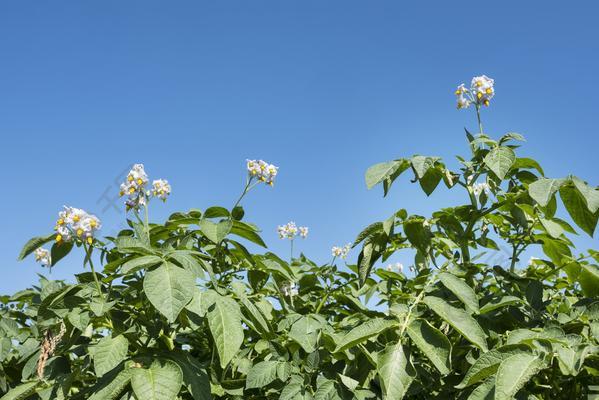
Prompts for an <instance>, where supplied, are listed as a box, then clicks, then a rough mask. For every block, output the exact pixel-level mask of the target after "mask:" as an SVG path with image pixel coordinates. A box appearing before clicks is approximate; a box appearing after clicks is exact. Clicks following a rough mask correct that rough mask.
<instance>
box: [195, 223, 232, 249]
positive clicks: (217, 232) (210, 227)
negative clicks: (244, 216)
mask: <svg viewBox="0 0 599 400" xmlns="http://www.w3.org/2000/svg"><path fill="white" fill-rule="evenodd" d="M199 225H200V229H201V231H202V233H203V234H204V236H206V237H207V238H208V239H209V240H210V241H211V242H212V243H216V244H219V243H220V242H222V241H223V239H224V238H226V237H227V235H228V234H229V232H231V228H232V227H233V222H232V221H231V220H229V219H225V220H222V221H220V222H219V223H214V222H212V221H210V220H208V219H201V220H200V224H199Z"/></svg>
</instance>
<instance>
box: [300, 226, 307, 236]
mask: <svg viewBox="0 0 599 400" xmlns="http://www.w3.org/2000/svg"><path fill="white" fill-rule="evenodd" d="M299 235H300V236H301V238H302V239H305V238H307V237H308V227H307V226H300V227H299Z"/></svg>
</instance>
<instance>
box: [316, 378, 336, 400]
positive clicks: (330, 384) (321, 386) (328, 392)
mask: <svg viewBox="0 0 599 400" xmlns="http://www.w3.org/2000/svg"><path fill="white" fill-rule="evenodd" d="M314 400H342V398H341V396H339V393H338V392H337V388H336V387H335V381H332V380H329V379H327V380H324V381H323V382H320V383H318V387H317V389H316V392H315V393H314Z"/></svg>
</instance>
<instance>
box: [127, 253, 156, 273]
mask: <svg viewBox="0 0 599 400" xmlns="http://www.w3.org/2000/svg"><path fill="white" fill-rule="evenodd" d="M161 262H162V259H161V258H160V257H158V256H142V257H135V258H134V259H132V260H129V261H127V262H126V263H124V264H123V266H122V267H121V273H122V274H124V275H125V274H132V273H134V272H137V271H139V270H142V269H144V268H148V267H151V266H154V265H156V264H160V263H161Z"/></svg>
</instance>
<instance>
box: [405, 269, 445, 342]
mask: <svg viewBox="0 0 599 400" xmlns="http://www.w3.org/2000/svg"><path fill="white" fill-rule="evenodd" d="M435 276H436V274H435V273H434V272H431V276H430V277H429V278H428V279H427V281H426V283H425V284H424V287H423V288H422V290H421V291H420V293H418V296H417V297H416V298H415V299H414V301H413V302H412V304H410V307H409V308H408V313H407V314H406V319H405V320H404V322H403V324H402V325H401V328H400V330H399V337H400V338H401V337H403V334H404V333H405V331H406V329H408V325H409V324H410V318H411V316H412V311H414V308H416V306H417V305H418V304H420V302H421V301H422V299H423V298H424V295H425V293H426V289H428V287H429V286H430V285H431V284H432V283H433V281H434V278H435Z"/></svg>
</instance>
